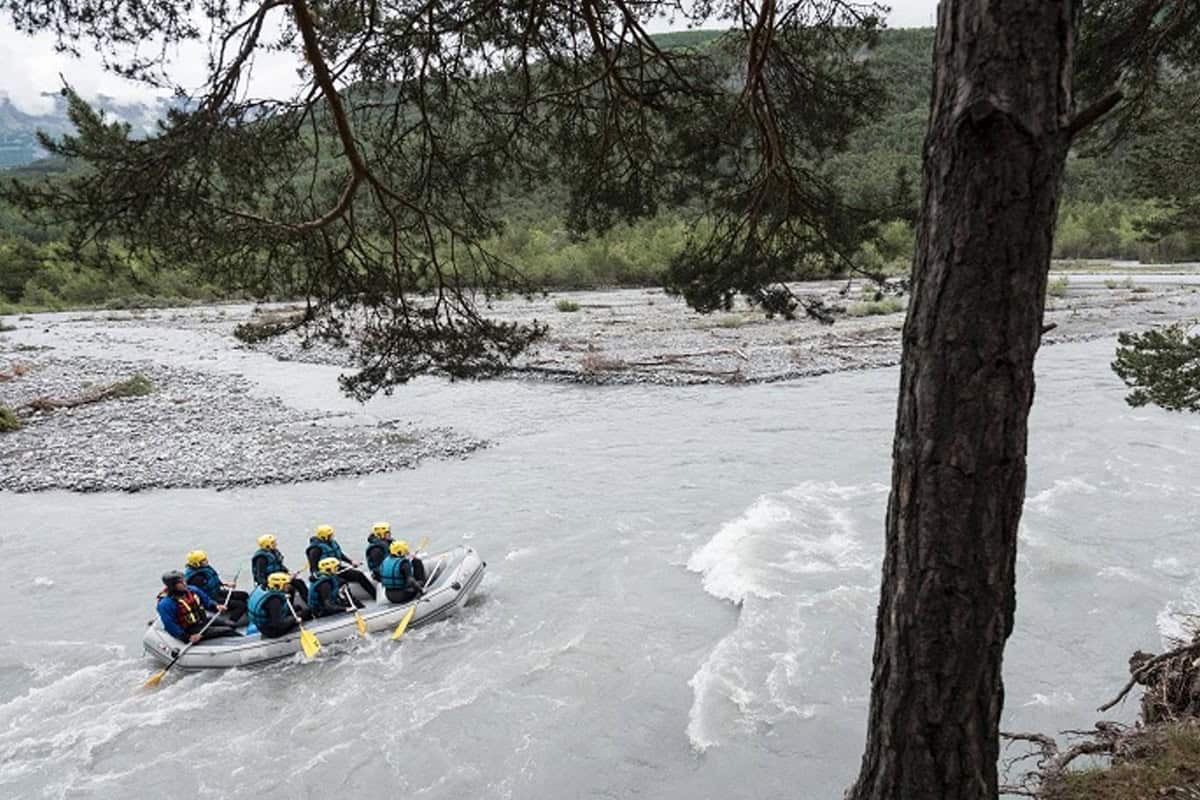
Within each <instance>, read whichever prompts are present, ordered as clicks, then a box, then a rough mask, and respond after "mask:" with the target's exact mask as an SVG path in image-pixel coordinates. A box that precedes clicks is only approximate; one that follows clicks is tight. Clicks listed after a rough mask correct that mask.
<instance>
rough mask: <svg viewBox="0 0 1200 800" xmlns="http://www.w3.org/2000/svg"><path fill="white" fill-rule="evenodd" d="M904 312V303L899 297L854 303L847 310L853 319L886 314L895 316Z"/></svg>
mask: <svg viewBox="0 0 1200 800" xmlns="http://www.w3.org/2000/svg"><path fill="white" fill-rule="evenodd" d="M903 310H904V301H903V300H901V299H900V298H899V297H884V298H882V299H879V300H868V301H866V302H862V303H853V304H852V305H851V306H850V307H849V308H847V309H846V314H847V315H849V316H851V317H874V316H881V315H884V314H895V313H897V312H900V311H903Z"/></svg>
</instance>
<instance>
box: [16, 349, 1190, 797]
mask: <svg viewBox="0 0 1200 800" xmlns="http://www.w3.org/2000/svg"><path fill="white" fill-rule="evenodd" d="M134 331H135V333H136V329H134ZM130 336H135V334H134V333H131V334H130ZM135 338H136V337H135ZM145 338H146V340H147V342H149V341H151V340H153V342H154V348H155V353H156V354H157V355H156V356H155V357H158V358H162V359H167V360H187V359H189V358H191V356H189V355H188V353H190V352H191V345H190V344H189V342H188V341H187V340H186V335H185V334H183V333H181V334H179V338H177V339H172V338H171V337H166V338H164V337H163V336H162V335H161V332H153V331H148V332H147V333H146V334H145ZM130 347H133V345H130ZM1112 352H1113V342H1112V341H1111V340H1102V341H1096V342H1090V343H1084V344H1067V345H1059V346H1055V347H1050V348H1045V349H1044V350H1043V351H1042V353H1041V354H1040V355H1039V360H1038V374H1039V383H1038V393H1037V399H1036V403H1035V409H1034V412H1033V416H1032V420H1031V425H1030V431H1031V433H1030V470H1029V490H1028V500H1027V503H1026V509H1025V515H1024V519H1023V523H1022V532H1021V552H1020V556H1019V585H1018V607H1017V623H1016V632H1015V633H1014V635H1013V637H1012V639H1011V641H1010V645H1009V647H1008V650H1007V658H1006V662H1005V674H1006V683H1007V704H1006V710H1005V714H1004V726H1005V727H1006V728H1013V729H1022V730H1043V731H1048V732H1053V731H1055V730H1058V729H1063V728H1079V727H1088V726H1090V724H1091V723H1092V722H1093V721H1094V720H1095V719H1096V718H1097V715H1095V714H1094V713H1093V711H1092V709H1094V708H1095V707H1096V706H1097V705H1099V704H1100V703H1102V702H1104V701H1106V700H1108V699H1109V698H1110V697H1111V696H1112V695H1113V694H1114V693H1115V691H1116V690H1117V689H1118V688H1119V687H1120V686H1121V685H1122V683H1123V682H1124V679H1125V677H1126V672H1125V663H1126V659H1127V657H1128V656H1129V654H1130V653H1131V652H1132V651H1133V650H1134V649H1135V648H1139V647H1140V648H1143V649H1149V650H1157V649H1159V648H1161V646H1162V642H1161V638H1160V636H1161V633H1162V632H1168V631H1169V629H1170V625H1171V623H1170V620H1169V611H1170V610H1172V609H1175V608H1180V607H1185V606H1188V605H1189V604H1191V603H1193V601H1195V600H1196V599H1197V598H1198V597H1200V591H1198V588H1200V582H1198V581H1197V577H1198V576H1200V555H1198V554H1197V550H1196V547H1195V541H1196V539H1195V537H1196V532H1197V528H1198V527H1200V460H1198V459H1196V457H1195V453H1196V452H1198V451H1200V418H1196V417H1189V416H1181V415H1172V414H1167V413H1165V412H1161V411H1158V410H1153V409H1140V410H1135V409H1130V408H1128V407H1126V406H1125V404H1124V402H1123V400H1122V396H1123V392H1122V387H1121V386H1120V384H1119V382H1118V381H1117V380H1116V378H1115V377H1113V375H1112V374H1111V372H1110V370H1109V369H1108V366H1107V364H1108V362H1109V361H1110V360H1111V358H1112ZM205 368H209V369H218V370H229V371H236V372H241V373H244V374H246V375H247V376H248V377H251V378H252V379H253V380H254V381H256V384H257V386H258V387H259V388H260V390H261V391H262V392H263V393H265V394H271V393H274V394H281V395H283V396H284V397H285V398H286V399H287V400H288V402H290V403H293V404H296V405H302V406H306V407H313V408H328V409H334V410H344V409H347V408H352V407H353V406H352V404H350V403H349V401H347V400H344V399H342V398H340V397H338V396H337V394H336V389H335V387H334V386H333V381H332V378H333V376H334V375H336V370H334V369H331V368H326V367H320V366H313V365H303V364H290V363H281V362H276V361H272V360H270V359H268V358H266V357H264V356H259V355H255V354H250V353H243V352H239V353H231V354H229V355H227V356H222V357H221V358H219V359H216V360H213V359H211V358H207V357H206V360H205ZM897 381H898V372H897V371H896V370H895V369H886V370H873V371H866V372H858V373H843V374H836V375H829V376H824V377H820V378H814V379H809V380H804V381H798V382H790V383H781V384H773V385H755V386H744V387H703V386H700V387H686V388H664V387H651V386H626V387H608V388H596V387H581V386H574V385H546V384H538V383H524V382H514V381H500V382H490V383H455V384H450V383H446V382H443V381H438V380H432V379H428V380H421V381H417V382H415V383H414V384H411V385H409V386H406V387H402V388H400V389H399V390H398V391H397V392H396V394H395V395H393V396H392V397H380V398H378V399H376V400H374V401H372V402H371V403H370V404H368V405H367V406H366V407H365V408H364V409H362V413H364V414H368V415H384V416H386V415H401V416H404V417H405V418H408V419H413V420H415V421H416V422H418V423H420V424H428V425H453V426H455V427H457V428H459V429H461V430H463V431H465V432H466V433H469V434H472V435H477V436H483V437H486V438H488V439H491V440H492V441H493V442H494V443H495V444H494V446H492V447H490V448H488V449H486V450H483V451H481V452H478V453H476V454H475V455H472V456H471V457H469V458H466V459H464V460H456V461H443V462H428V463H426V464H424V465H423V466H421V467H420V468H419V469H416V470H412V471H406V472H400V473H389V474H379V475H374V476H370V477H366V478H357V479H346V480H338V481H331V482H324V483H315V484H301V485H277V486H267V487H258V488H253V489H237V490H230V491H224V492H216V491H211V490H168V491H164V490H158V491H149V492H143V493H138V494H92V495H77V494H70V493H66V492H47V493H39V494H12V493H0V507H2V509H3V515H2V516H0V545H2V547H0V553H3V556H4V558H5V564H4V570H5V574H6V580H5V586H6V591H4V592H3V593H0V617H2V618H3V619H4V623H3V626H2V628H0V796H4V797H20V798H26V797H28V798H36V797H54V798H73V799H74V798H126V797H165V796H168V795H170V796H177V797H183V796H187V797H199V798H221V797H235V796H239V797H245V796H253V795H261V796H265V795H266V794H267V793H270V794H271V795H272V796H277V797H314V798H316V797H328V796H330V795H331V794H336V795H339V796H347V797H349V796H353V797H366V796H377V795H380V794H386V795H393V796H405V797H421V798H463V797H472V798H562V797H578V798H630V797H642V798H708V797H714V798H716V797H721V798H729V797H737V798H778V797H789V798H797V797H799V798H814V799H820V800H824V799H825V798H837V797H840V796H841V791H842V790H843V789H844V788H845V786H846V785H847V784H848V783H849V782H850V781H851V780H852V779H853V776H854V774H855V772H856V768H857V764H858V759H859V755H860V752H861V745H862V741H863V738H864V727H865V715H866V700H867V694H868V681H869V675H870V655H871V643H872V636H873V625H874V609H875V605H876V602H877V599H878V580H879V568H880V555H881V550H882V540H883V524H882V520H883V512H884V506H885V504H886V499H887V484H888V481H889V468H890V463H889V453H890V447H891V433H892V427H893V418H894V413H895V390H896V385H897ZM376 519H387V520H390V521H391V522H392V525H393V528H394V529H395V530H396V531H398V532H399V533H400V534H401V535H404V536H406V537H407V538H408V539H409V540H410V541H412V540H416V539H418V538H420V537H421V536H423V535H426V536H429V537H430V538H431V539H432V541H433V548H434V549H436V547H437V546H438V545H447V546H448V545H451V544H454V543H457V542H467V543H469V544H471V545H472V546H474V547H475V548H476V549H477V550H479V552H480V553H481V554H482V555H483V557H484V558H485V559H486V560H487V562H488V573H487V577H486V579H485V580H484V583H483V585H482V587H481V590H480V592H479V594H478V595H477V597H476V598H475V600H474V601H472V603H471V604H470V605H469V606H468V607H467V608H466V609H465V610H464V612H463V613H462V614H461V615H460V616H458V617H457V618H455V619H454V620H452V621H450V622H447V623H442V624H436V625H432V626H430V627H427V628H422V629H418V630H416V631H413V632H411V633H410V634H409V635H408V636H407V637H405V639H404V640H403V642H402V643H400V644H398V645H397V644H395V643H393V642H391V641H389V640H388V639H387V638H386V637H384V636H376V637H374V638H372V639H370V640H367V641H361V642H353V643H348V644H345V645H339V646H334V647H327V648H326V649H325V651H324V652H323V653H322V654H321V656H320V657H319V658H318V659H317V660H316V661H315V662H312V663H304V662H303V661H302V660H301V659H300V658H299V657H297V658H296V659H295V660H293V661H288V662H283V663H275V664H271V665H266V666H263V667H259V668H254V669H242V670H236V671H231V672H226V673H204V674H196V673H193V674H179V675H175V674H172V675H170V676H169V677H168V679H167V680H166V681H164V682H163V685H162V687H161V688H160V689H158V690H156V691H153V692H149V691H142V690H140V689H139V686H140V685H141V683H142V681H144V680H145V678H146V677H147V676H148V675H149V674H150V672H151V670H152V667H151V665H150V664H149V662H148V661H146V660H145V659H143V657H142V656H141V653H140V635H141V632H142V630H143V626H144V625H145V624H146V621H147V620H148V619H149V617H150V615H151V613H152V608H153V602H154V595H155V593H156V592H157V590H158V586H159V581H158V576H159V574H160V573H161V572H162V571H163V570H164V569H167V568H171V567H175V566H178V565H180V564H181V562H182V558H183V554H184V553H185V552H186V551H188V550H190V549H193V548H196V547H203V548H205V549H207V551H208V553H209V555H210V558H211V560H212V561H213V563H214V564H215V565H216V566H217V567H218V568H219V569H220V570H221V571H222V573H223V574H224V575H226V576H227V577H228V576H232V574H233V573H234V572H235V570H236V569H237V568H238V565H242V566H246V565H247V563H248V559H249V555H250V553H251V552H252V551H253V549H254V539H255V537H256V535H257V534H258V533H260V532H265V531H274V532H277V533H278V534H279V537H280V543H281V548H282V549H283V551H284V552H285V554H287V555H288V556H289V557H290V559H291V561H292V562H297V561H299V560H300V558H301V555H300V554H301V552H302V547H303V544H304V542H305V541H306V537H307V533H306V532H307V531H308V530H309V529H311V528H312V527H314V526H315V525H317V524H320V523H326V522H327V523H329V524H332V525H334V526H335V527H336V528H337V529H338V531H339V538H340V539H342V540H343V541H344V542H346V543H348V544H351V545H353V546H354V548H355V549H356V550H357V549H359V548H360V547H361V544H362V542H363V539H364V538H365V535H366V533H367V531H368V529H369V526H370V525H371V523H372V522H374V521H375V520H376ZM246 572H247V571H246V570H243V574H242V585H243V586H245V585H246V584H247V583H248V582H249V581H248V576H247V574H246ZM1135 707H1136V704H1135V703H1133V702H1132V701H1130V702H1128V703H1127V704H1126V705H1125V706H1124V707H1123V708H1122V709H1118V710H1115V711H1114V712H1109V714H1107V715H1105V716H1106V717H1107V718H1114V717H1115V718H1124V719H1129V718H1131V717H1132V715H1133V713H1134V710H1135Z"/></svg>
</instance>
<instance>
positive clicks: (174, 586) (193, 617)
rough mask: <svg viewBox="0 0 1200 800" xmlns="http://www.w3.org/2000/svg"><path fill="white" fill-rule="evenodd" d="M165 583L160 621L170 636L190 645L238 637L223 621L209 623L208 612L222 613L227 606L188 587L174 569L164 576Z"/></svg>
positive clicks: (198, 590)
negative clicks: (202, 641)
mask: <svg viewBox="0 0 1200 800" xmlns="http://www.w3.org/2000/svg"><path fill="white" fill-rule="evenodd" d="M162 582H163V590H162V591H161V592H159V593H158V618H159V619H161V620H162V624H163V627H164V628H166V630H167V633H169V634H171V635H172V636H174V637H175V638H176V639H178V640H179V641H181V642H187V643H188V644H195V643H196V642H198V641H200V640H201V639H216V638H218V637H221V636H237V635H238V632H237V629H236V628H235V627H234V626H233V625H232V624H230V623H228V622H225V621H223V620H216V619H214V620H212V621H211V624H210V621H209V619H208V614H207V613H206V612H208V611H212V612H213V613H220V612H222V611H224V610H225V606H223V605H218V604H217V603H214V602H213V601H212V598H211V597H209V596H208V595H207V594H205V593H204V590H203V589H197V588H196V587H194V586H188V584H187V581H185V580H184V579H183V573H182V572H180V571H179V570H171V571H170V572H168V573H166V574H165V575H163V576H162ZM206 626H207V627H206ZM202 628H204V629H205V630H204V631H203V632H201V629H202Z"/></svg>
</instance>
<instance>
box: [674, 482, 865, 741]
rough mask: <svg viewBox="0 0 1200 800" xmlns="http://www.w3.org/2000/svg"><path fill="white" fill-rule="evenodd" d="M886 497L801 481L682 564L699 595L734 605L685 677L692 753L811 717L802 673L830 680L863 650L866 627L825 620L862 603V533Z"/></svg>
mask: <svg viewBox="0 0 1200 800" xmlns="http://www.w3.org/2000/svg"><path fill="white" fill-rule="evenodd" d="M886 496H887V487H886V486H883V485H880V484H869V485H866V486H843V485H838V484H834V483H828V482H809V483H804V484H801V485H799V486H797V487H795V488H793V489H790V490H788V491H786V492H782V493H779V494H774V495H767V496H763V497H759V498H758V499H756V500H755V501H754V502H753V503H752V504H751V505H750V507H749V508H747V509H746V510H745V511H744V512H743V513H742V514H740V515H739V516H738V517H736V518H735V519H733V520H731V521H729V522H726V523H725V524H723V525H721V526H720V528H719V529H718V530H717V532H716V533H715V534H714V535H713V536H712V538H711V539H709V540H708V541H707V542H706V543H705V544H703V545H702V546H701V547H700V548H698V549H697V550H696V551H695V552H694V553H693V554H692V556H691V558H689V559H688V563H687V567H688V569H689V570H691V571H693V572H697V573H700V575H701V576H702V585H703V587H704V590H705V591H706V592H708V593H709V594H711V595H713V596H714V597H717V598H720V599H722V600H728V601H730V602H733V603H735V604H737V605H738V606H739V609H740V610H739V614H738V620H737V624H736V626H735V627H734V629H733V630H732V631H731V632H730V633H728V634H727V635H726V636H725V637H724V638H722V639H721V640H720V641H719V642H718V643H717V644H716V645H715V646H714V647H713V649H712V650H711V651H710V652H709V653H708V655H707V656H706V657H705V658H704V659H703V661H702V662H701V663H700V665H699V667H698V668H697V670H696V672H695V673H694V674H693V675H692V677H691V679H690V680H689V681H688V685H689V686H690V687H691V689H692V697H693V699H692V707H691V709H690V710H689V713H688V723H687V728H686V733H687V739H688V742H689V743H690V745H691V747H692V749H693V750H694V751H696V752H698V753H703V752H705V751H707V750H709V749H710V748H713V747H717V746H720V745H721V744H722V743H723V742H724V741H726V740H727V739H728V738H729V737H731V736H743V735H750V736H753V735H761V734H762V732H763V731H765V730H770V729H771V728H772V727H774V726H775V725H778V724H784V723H786V722H788V721H791V722H793V723H794V722H796V721H799V720H806V719H811V718H812V717H814V716H815V715H816V713H817V705H816V704H814V703H813V702H811V699H810V697H809V694H808V693H809V692H811V691H812V689H811V687H810V684H811V683H812V678H813V676H814V674H815V673H817V672H822V671H824V672H826V674H835V675H836V674H839V673H840V672H841V670H840V668H839V667H837V666H836V664H837V663H838V661H839V659H842V658H844V654H845V653H849V652H853V653H855V654H856V660H857V654H860V651H861V652H866V651H867V648H868V646H869V642H870V636H871V631H870V630H868V627H869V626H866V625H854V624H847V625H841V626H838V627H837V628H835V629H829V628H828V627H827V625H828V622H827V620H829V619H830V618H831V616H837V617H839V618H841V617H845V616H847V615H848V616H849V617H851V618H857V617H858V616H860V615H862V614H863V613H864V612H865V611H866V610H867V609H869V608H870V607H871V606H872V605H873V601H874V598H875V596H876V592H877V591H878V584H877V582H878V555H877V554H876V553H875V550H876V549H877V548H867V547H866V546H865V545H864V541H865V539H866V536H865V534H864V532H865V531H868V530H871V531H876V532H877V531H878V530H879V528H880V527H881V525H880V520H881V519H882V516H883V506H884V500H885V498H886ZM835 608H836V611H835ZM810 621H813V625H811V626H810ZM810 628H811V629H810ZM814 638H817V639H819V640H820V641H821V643H822V645H821V646H820V647H816V648H814V647H813V646H812V643H813V640H814Z"/></svg>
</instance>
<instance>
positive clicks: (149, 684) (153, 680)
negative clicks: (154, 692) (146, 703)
mask: <svg viewBox="0 0 1200 800" xmlns="http://www.w3.org/2000/svg"><path fill="white" fill-rule="evenodd" d="M166 674H167V671H166V670H165V669H160V670H159V671H158V672H156V673H154V674H153V675H151V676H150V677H149V678H148V679H147V680H146V682H145V683H143V684H142V688H143V689H153V688H154V687H155V686H158V685H159V684H160V683H162V679H163V676H164V675H166Z"/></svg>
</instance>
